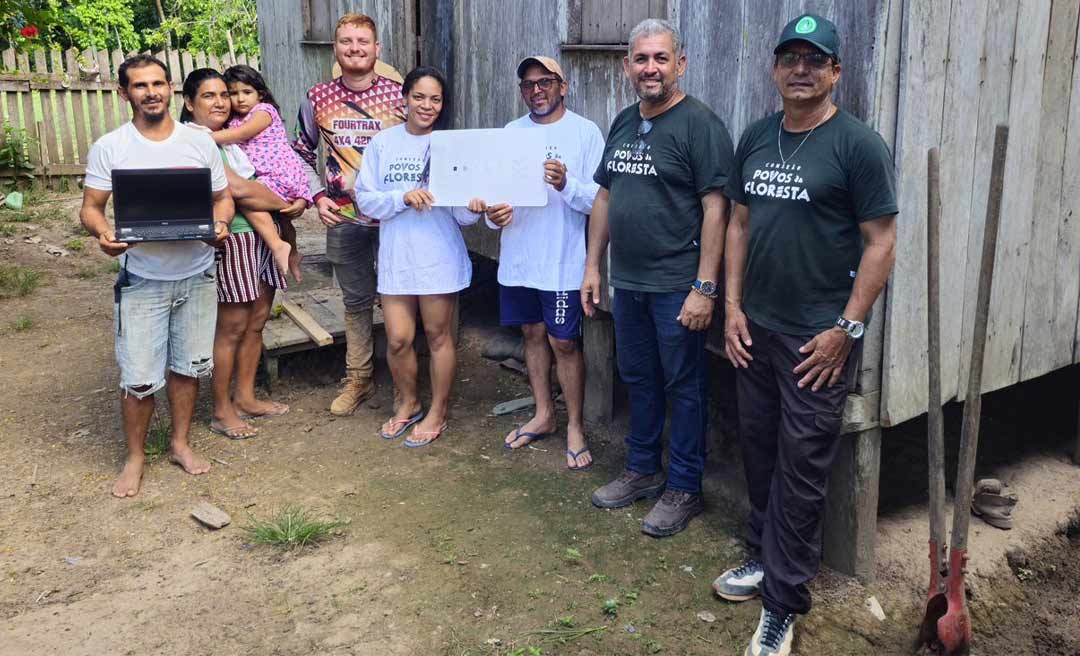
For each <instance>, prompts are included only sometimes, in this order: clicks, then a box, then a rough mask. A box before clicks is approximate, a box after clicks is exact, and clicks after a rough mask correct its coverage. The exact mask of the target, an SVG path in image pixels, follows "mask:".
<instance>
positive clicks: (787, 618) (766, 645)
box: [743, 608, 795, 656]
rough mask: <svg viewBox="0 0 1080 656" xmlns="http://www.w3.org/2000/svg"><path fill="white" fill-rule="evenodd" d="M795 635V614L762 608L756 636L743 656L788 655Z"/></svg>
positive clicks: (751, 639)
mask: <svg viewBox="0 0 1080 656" xmlns="http://www.w3.org/2000/svg"><path fill="white" fill-rule="evenodd" d="M794 637H795V616H794V615H792V614H790V613H788V614H786V615H785V614H783V613H774V612H772V611H771V610H765V609H764V608H762V609H761V619H759V620H758V625H757V630H756V631H754V637H752V638H750V645H749V646H748V647H747V648H746V651H744V652H743V656H788V654H790V653H791V641H792V640H793V639H794Z"/></svg>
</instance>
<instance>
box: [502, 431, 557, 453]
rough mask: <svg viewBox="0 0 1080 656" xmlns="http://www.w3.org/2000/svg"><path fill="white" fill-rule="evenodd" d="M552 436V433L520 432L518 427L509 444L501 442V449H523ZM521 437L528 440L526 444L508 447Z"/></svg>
mask: <svg viewBox="0 0 1080 656" xmlns="http://www.w3.org/2000/svg"><path fill="white" fill-rule="evenodd" d="M553 434H554V433H530V432H528V431H522V430H521V426H518V427H517V430H516V431H514V439H512V440H510V442H503V448H505V449H511V450H516V449H524V448H525V447H527V446H529V445H530V444H532V443H533V442H539V441H540V440H542V439H544V438H545V437H550V436H551V435H553ZM523 437H527V438H529V441H528V442H526V443H525V444H522V445H521V446H510V444H511V443H513V442H517V441H518V440H520V439H521V438H523Z"/></svg>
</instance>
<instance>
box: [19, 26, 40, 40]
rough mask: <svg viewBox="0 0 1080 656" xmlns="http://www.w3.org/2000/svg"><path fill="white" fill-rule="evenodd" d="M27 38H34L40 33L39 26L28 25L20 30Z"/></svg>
mask: <svg viewBox="0 0 1080 656" xmlns="http://www.w3.org/2000/svg"><path fill="white" fill-rule="evenodd" d="M19 33H20V34H22V35H23V36H24V37H25V38H27V39H33V38H34V37H36V36H37V35H38V28H37V27H36V26H34V25H27V26H26V27H24V28H22V30H20V31H19Z"/></svg>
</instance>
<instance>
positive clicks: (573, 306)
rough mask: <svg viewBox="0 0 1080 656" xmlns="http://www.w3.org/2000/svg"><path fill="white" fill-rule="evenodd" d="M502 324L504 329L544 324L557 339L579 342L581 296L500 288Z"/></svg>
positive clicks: (578, 293) (571, 293) (570, 292)
mask: <svg viewBox="0 0 1080 656" xmlns="http://www.w3.org/2000/svg"><path fill="white" fill-rule="evenodd" d="M499 322H500V323H502V325H504V326H521V325H523V324H533V323H540V322H543V323H544V325H546V326H547V332H548V335H551V336H552V337H554V338H555V339H565V340H571V339H577V338H578V337H580V336H581V295H580V292H579V291H578V290H576V289H575V290H572V291H566V292H545V291H543V290H540V289H532V288H530V287H505V286H503V285H499Z"/></svg>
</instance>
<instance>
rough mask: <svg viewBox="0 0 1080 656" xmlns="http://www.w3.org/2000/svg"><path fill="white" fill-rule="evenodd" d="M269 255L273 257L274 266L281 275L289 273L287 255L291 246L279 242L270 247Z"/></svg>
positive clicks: (290, 250) (284, 242)
mask: <svg viewBox="0 0 1080 656" xmlns="http://www.w3.org/2000/svg"><path fill="white" fill-rule="evenodd" d="M268 247H269V248H270V254H271V255H273V256H274V264H276V265H277V268H278V270H279V271H281V273H282V275H284V274H285V273H286V272H288V271H289V253H291V252H292V246H289V243H288V242H286V241H279V242H278V243H276V244H274V245H273V246H270V245H269V244H268Z"/></svg>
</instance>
